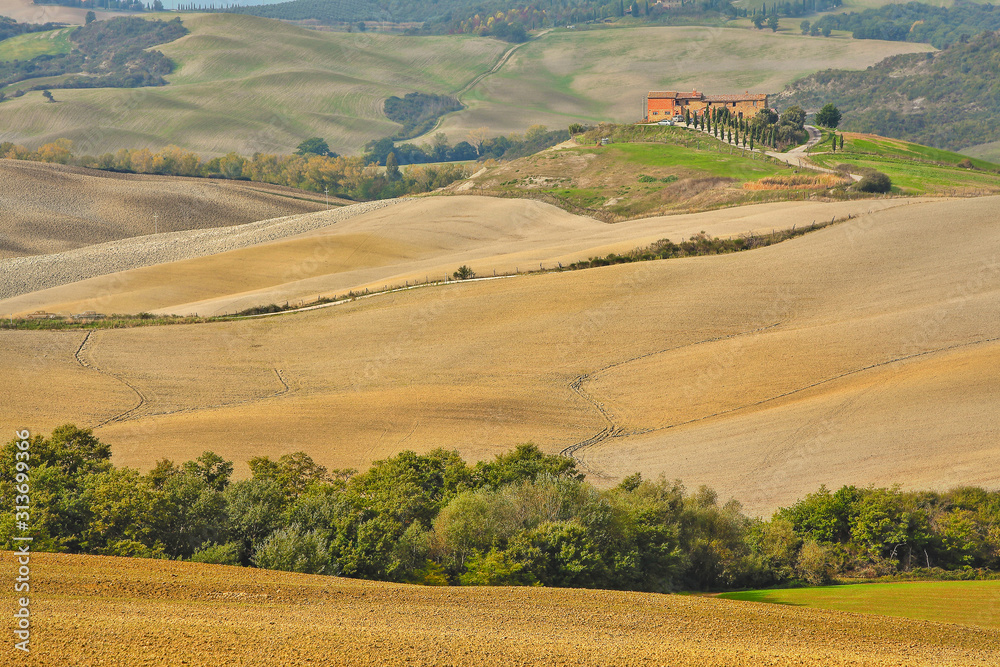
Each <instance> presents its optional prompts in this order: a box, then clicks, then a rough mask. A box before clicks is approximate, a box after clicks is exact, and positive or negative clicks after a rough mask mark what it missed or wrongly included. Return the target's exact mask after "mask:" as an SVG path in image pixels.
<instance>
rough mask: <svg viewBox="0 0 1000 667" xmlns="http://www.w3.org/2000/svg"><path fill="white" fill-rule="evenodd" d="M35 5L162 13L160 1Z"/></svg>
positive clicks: (43, 0)
mask: <svg viewBox="0 0 1000 667" xmlns="http://www.w3.org/2000/svg"><path fill="white" fill-rule="evenodd" d="M34 3H35V4H36V5H62V6H63V7H83V8H84V9H109V10H115V11H129V12H147V11H148V12H162V11H163V3H162V2H160V0H153V1H152V2H147V3H143V1H142V0H34Z"/></svg>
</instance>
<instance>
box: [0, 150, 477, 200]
mask: <svg viewBox="0 0 1000 667" xmlns="http://www.w3.org/2000/svg"><path fill="white" fill-rule="evenodd" d="M0 158H9V159H15V160H31V161H36V162H50V163H56V164H67V165H74V166H78V167H89V168H91V169H103V170H106V171H117V172H123V173H133V174H162V175H167V176H196V177H202V178H224V179H231V180H250V181H258V182H261V183H273V184H275V185H286V186H288V187H293V188H299V189H301V190H309V191H312V192H328V193H329V194H331V195H337V196H340V197H344V198H346V199H355V200H366V201H367V200H372V199H388V198H392V197H400V196H403V195H407V194H416V193H419V192H429V191H431V190H436V189H438V188H442V187H444V186H446V185H449V184H450V183H453V182H455V181H457V180H461V179H463V178H466V177H467V176H468V169H467V168H466V167H465V166H464V165H461V164H443V165H427V166H422V167H420V166H415V167H412V168H410V169H407V170H406V171H401V170H399V169H398V166H397V167H396V168H395V169H390V168H387V169H381V168H379V167H378V166H377V165H375V164H373V163H371V162H370V161H366V159H365V157H363V156H360V157H330V156H327V155H316V154H308V153H307V154H303V155H274V154H268V153H255V154H254V155H253V156H252V157H249V158H248V157H244V156H242V155H238V154H236V153H229V154H227V155H224V156H222V157H215V158H211V159H209V160H203V159H202V158H201V157H200V156H199V155H198V154H197V153H194V152H192V151H188V150H184V149H182V148H178V147H177V146H168V147H166V148H164V149H163V150H160V151H157V152H155V153H154V152H153V151H151V150H149V149H148V148H140V149H131V150H130V149H127V148H123V149H120V150H118V151H116V152H114V153H104V154H102V155H96V156H95V155H74V153H73V142H71V141H69V140H68V139H58V140H56V141H54V142H51V143H48V144H44V145H43V146H41V147H39V148H38V149H37V150H30V149H28V148H25V147H24V146H19V145H16V144H12V143H10V142H4V143H0ZM397 164H398V163H397Z"/></svg>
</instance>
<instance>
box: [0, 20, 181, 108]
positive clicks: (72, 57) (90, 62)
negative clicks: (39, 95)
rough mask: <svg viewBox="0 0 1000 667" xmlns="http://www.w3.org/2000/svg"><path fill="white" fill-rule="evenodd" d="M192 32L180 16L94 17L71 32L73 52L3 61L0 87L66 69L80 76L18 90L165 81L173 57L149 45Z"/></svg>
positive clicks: (0, 70)
mask: <svg viewBox="0 0 1000 667" xmlns="http://www.w3.org/2000/svg"><path fill="white" fill-rule="evenodd" d="M187 32H188V31H187V28H185V27H184V26H183V25H181V21H180V19H174V20H172V21H146V20H144V19H140V18H134V17H119V18H115V19H112V20H110V21H95V22H92V23H89V24H87V25H85V26H82V27H80V28H77V29H76V30H74V31H73V32H72V33H70V36H69V39H70V41H71V42H73V45H74V48H73V50H72V51H71V52H70V53H61V54H58V55H41V56H37V57H35V58H32V59H31V60H13V61H6V62H0V86H3V85H10V84H14V83H19V82H21V81H28V80H30V79H37V78H41V77H53V76H61V75H66V74H79V75H80V76H70V77H67V78H65V79H63V80H61V81H49V82H46V83H45V84H43V85H38V86H28V87H26V88H24V89H19V90H17V91H15V92H14V96H18V95H20V94H23V93H24V90H42V89H55V88H136V87H141V86H163V85H166V83H167V82H166V80H165V79H164V78H163V77H164V76H165V75H167V74H170V73H171V72H172V71H173V68H174V66H173V62H172V61H171V60H170V59H169V58H167V57H166V56H165V55H163V54H162V53H160V52H159V51H155V50H150V49H149V47H151V46H155V45H157V44H164V43H166V42H172V41H173V40H175V39H178V38H180V37H182V36H184V35H186V34H187ZM2 99H3V97H2V95H0V100H2Z"/></svg>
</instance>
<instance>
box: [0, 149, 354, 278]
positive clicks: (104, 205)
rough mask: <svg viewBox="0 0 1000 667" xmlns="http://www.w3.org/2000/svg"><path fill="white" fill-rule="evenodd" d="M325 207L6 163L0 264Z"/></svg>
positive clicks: (282, 191)
mask: <svg viewBox="0 0 1000 667" xmlns="http://www.w3.org/2000/svg"><path fill="white" fill-rule="evenodd" d="M342 203H343V202H342V201H340V200H337V199H334V204H342ZM324 206H325V202H324V200H323V196H322V195H319V196H318V197H317V195H315V194H312V193H307V192H303V191H301V190H295V189H292V188H285V187H281V186H276V185H267V184H263V183H248V182H239V181H217V180H209V179H202V178H175V177H168V176H147V175H137V174H117V173H113V172H105V171H97V170H93V169H82V168H78V167H67V166H64V165H57V164H43V163H38V162H26V161H23V160H0V259H4V258H7V257H15V256H24V255H36V254H46V253H53V252H63V251H65V250H70V249H73V248H79V247H81V246H86V245H91V244H95V243H104V242H107V241H116V240H119V239H123V238H128V237H132V236H139V235H144V234H152V233H154V231H160V232H168V231H179V230H183V229H204V228H207V227H226V226H229V225H238V224H242V223H246V222H254V221H257V220H268V219H271V218H278V217H282V216H287V215H296V214H301V213H307V212H311V211H318V210H321V209H323V208H324ZM154 216H155V217H154Z"/></svg>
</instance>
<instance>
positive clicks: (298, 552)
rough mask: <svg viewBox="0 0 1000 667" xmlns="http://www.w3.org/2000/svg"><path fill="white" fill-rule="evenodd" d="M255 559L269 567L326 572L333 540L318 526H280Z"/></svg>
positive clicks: (262, 546)
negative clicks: (304, 528)
mask: <svg viewBox="0 0 1000 667" xmlns="http://www.w3.org/2000/svg"><path fill="white" fill-rule="evenodd" d="M252 560H253V564H254V565H256V566H257V567H260V568H264V569H267V570H283V571H285V572H302V573H304V574H323V573H325V572H326V571H327V570H328V569H329V568H330V543H329V542H328V541H327V539H326V538H325V537H323V536H322V535H320V533H319V532H317V531H315V530H310V531H308V532H306V531H303V530H302V529H301V528H300V527H299V526H291V527H289V528H280V529H278V530H276V531H274V532H273V533H271V536H270V537H268V538H267V539H266V540H264V542H263V543H262V544H261V545H260V546H259V547H258V548H257V550H256V551H255V552H254V554H253V558H252Z"/></svg>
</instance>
